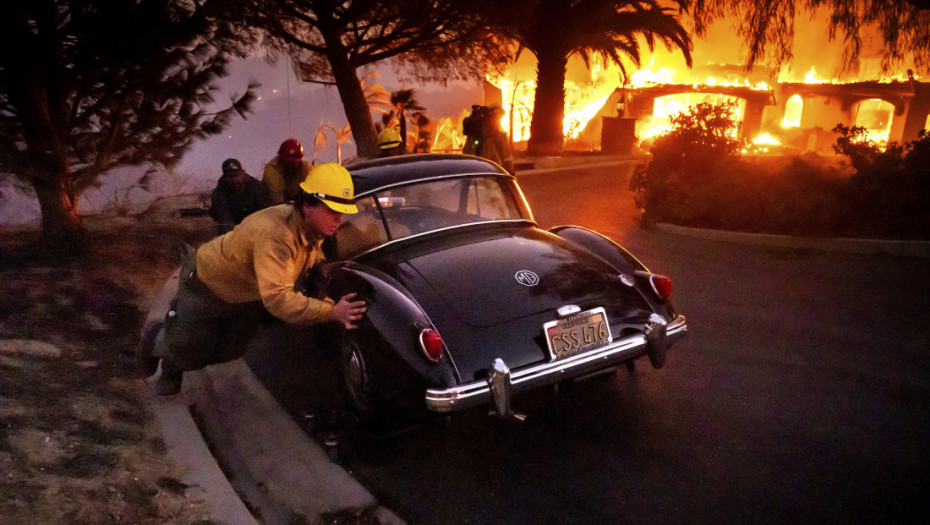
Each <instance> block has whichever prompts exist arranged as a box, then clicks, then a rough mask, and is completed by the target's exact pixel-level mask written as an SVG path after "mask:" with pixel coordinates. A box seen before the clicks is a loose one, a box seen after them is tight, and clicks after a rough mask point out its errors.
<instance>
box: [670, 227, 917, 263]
mask: <svg viewBox="0 0 930 525" xmlns="http://www.w3.org/2000/svg"><path fill="white" fill-rule="evenodd" d="M656 229H658V230H659V231H662V232H666V233H671V234H675V235H682V236H685V237H694V238H698V239H709V240H717V241H727V242H737V243H741V244H754V245H759V246H773V247H779V248H795V249H805V250H819V251H828V252H842V253H855V254H863V255H897V256H903V257H920V258H923V259H930V241H894V240H883V239H846V238H826V237H794V236H791V235H774V234H768V233H743V232H733V231H723V230H707V229H703V228H689V227H686V226H678V225H675V224H666V223H658V224H656Z"/></svg>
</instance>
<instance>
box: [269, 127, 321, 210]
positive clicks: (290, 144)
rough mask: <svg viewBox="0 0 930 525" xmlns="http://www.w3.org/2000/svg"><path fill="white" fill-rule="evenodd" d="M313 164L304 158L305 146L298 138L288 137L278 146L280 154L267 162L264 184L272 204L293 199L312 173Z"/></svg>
mask: <svg viewBox="0 0 930 525" xmlns="http://www.w3.org/2000/svg"><path fill="white" fill-rule="evenodd" d="M311 167H312V166H311V165H310V163H309V162H307V161H306V160H304V148H303V146H301V145H300V142H299V141H298V140H297V139H287V140H285V141H284V142H282V143H281V147H279V148H278V155H277V156H275V158H273V159H271V160H270V161H269V162H268V164H265V170H264V172H263V173H262V185H263V186H264V187H265V191H266V192H267V194H268V199H269V201H270V202H271V204H281V203H282V202H286V201H293V200H294V199H295V198H297V195H299V194H300V184H301V183H302V182H303V181H304V179H306V178H307V174H309V173H310V169H311Z"/></svg>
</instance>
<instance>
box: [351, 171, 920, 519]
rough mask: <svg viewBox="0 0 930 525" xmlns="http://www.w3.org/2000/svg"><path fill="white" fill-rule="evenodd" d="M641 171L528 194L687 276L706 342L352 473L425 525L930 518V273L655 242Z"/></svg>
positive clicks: (887, 262) (416, 439) (543, 397)
mask: <svg viewBox="0 0 930 525" xmlns="http://www.w3.org/2000/svg"><path fill="white" fill-rule="evenodd" d="M629 170H630V168H629V166H626V167H618V166H616V165H614V166H612V167H595V168H586V169H580V170H578V169H576V170H574V171H571V172H569V171H565V170H563V171H552V172H545V173H535V174H527V175H521V176H520V184H521V186H522V187H523V188H524V191H525V193H526V196H527V199H528V200H529V202H530V205H531V206H532V207H533V209H534V211H535V213H536V218H537V220H538V222H539V223H540V224H541V225H542V226H543V227H549V226H553V225H556V224H565V223H571V224H579V225H582V226H587V227H591V228H593V229H597V230H599V231H602V232H604V233H606V234H607V235H609V236H610V237H612V238H614V239H616V240H618V241H619V242H621V244H623V245H625V246H626V247H627V248H628V249H630V250H631V251H632V252H633V253H634V254H635V255H637V257H639V258H640V260H641V261H642V262H643V263H644V264H645V265H646V266H647V267H649V268H650V269H651V270H653V271H656V272H659V273H663V274H666V275H669V276H671V277H672V280H673V283H674V289H675V291H674V300H675V302H676V305H677V306H678V308H679V310H680V311H681V312H682V313H683V314H685V315H686V316H687V317H688V323H689V329H690V332H691V333H690V334H689V336H688V338H687V339H686V340H685V341H683V342H681V343H679V344H678V345H676V346H675V347H673V348H672V349H671V350H670V352H669V358H668V362H667V364H666V366H665V367H664V368H663V369H661V370H654V369H652V368H651V367H650V366H649V364H648V361H647V360H645V359H643V360H640V361H639V363H638V367H637V369H636V372H635V373H633V374H632V375H631V374H628V373H627V372H626V371H625V370H623V371H621V372H620V373H618V374H616V375H612V376H608V377H603V378H597V379H595V380H592V381H588V382H585V383H580V384H577V385H575V387H574V388H572V389H569V390H568V391H565V390H563V391H561V392H559V393H558V394H556V393H554V392H549V391H547V392H544V393H540V394H534V395H531V396H524V397H518V398H517V399H516V401H515V408H517V409H522V410H523V411H525V412H526V413H527V415H528V418H527V420H526V421H525V422H524V423H502V422H500V421H497V420H495V419H491V418H488V417H487V416H486V414H485V413H483V412H482V411H480V410H475V411H472V412H468V413H465V414H461V415H457V416H455V417H453V418H451V420H450V421H447V422H446V424H433V425H428V426H424V427H421V428H417V429H415V430H413V431H411V432H408V433H406V434H404V435H401V436H397V437H393V438H388V439H383V440H381V441H378V442H376V443H373V444H372V443H369V444H366V445H364V446H360V447H356V448H354V449H350V451H349V452H348V453H344V454H342V455H341V456H340V457H339V461H340V462H341V463H343V465H344V466H346V467H347V469H348V470H349V471H350V472H351V473H352V474H353V475H354V476H355V477H356V478H357V479H359V480H360V481H361V482H362V483H363V484H364V485H365V486H366V488H368V489H369V490H370V491H371V492H372V493H373V494H374V495H375V496H376V497H377V499H378V500H379V502H380V503H381V504H383V505H385V506H387V507H389V508H391V509H392V510H394V511H395V512H397V514H399V515H400V516H401V517H403V518H404V519H405V520H407V521H408V522H410V523H414V524H420V523H422V524H436V523H442V524H459V523H462V524H465V523H467V524H484V523H487V524H501V523H534V524H535V523H560V524H561V523H578V524H581V523H584V524H593V523H611V524H613V523H707V522H723V523H813V522H837V523H889V522H891V523H902V522H926V521H927V519H928V518H930V446H928V445H930V330H928V328H927V326H926V325H927V322H928V321H930V315H928V312H930V297H928V295H930V294H928V292H930V260H927V259H915V258H904V257H892V256H869V255H850V254H842V253H826V252H818V251H811V250H796V249H788V248H767V247H762V246H753V245H745V244H735V243H728V242H723V241H710V240H699V239H693V238H686V237H681V236H677V235H674V234H668V233H663V232H661V231H645V230H642V229H640V228H639V227H638V226H636V225H635V224H634V221H633V214H634V210H633V204H632V199H631V196H630V194H629V192H628V191H626V181H627V177H628V175H629Z"/></svg>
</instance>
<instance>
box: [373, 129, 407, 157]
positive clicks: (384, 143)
mask: <svg viewBox="0 0 930 525" xmlns="http://www.w3.org/2000/svg"><path fill="white" fill-rule="evenodd" d="M378 149H379V150H380V151H379V152H378V158H379V159H380V158H384V157H393V156H395V155H403V154H404V153H405V148H404V142H403V141H402V140H401V139H400V133H398V132H397V130H396V129H394V128H391V127H388V128H384V129H382V130H381V133H379V134H378Z"/></svg>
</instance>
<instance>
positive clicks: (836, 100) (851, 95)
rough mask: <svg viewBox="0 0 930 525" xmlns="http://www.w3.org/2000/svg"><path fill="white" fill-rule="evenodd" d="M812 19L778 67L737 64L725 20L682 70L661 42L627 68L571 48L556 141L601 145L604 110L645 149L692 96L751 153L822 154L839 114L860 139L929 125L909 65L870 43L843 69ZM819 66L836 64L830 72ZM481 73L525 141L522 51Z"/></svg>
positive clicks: (883, 138) (924, 99) (929, 94)
mask: <svg viewBox="0 0 930 525" xmlns="http://www.w3.org/2000/svg"><path fill="white" fill-rule="evenodd" d="M818 20H819V21H817V22H816V23H820V24H821V25H822V26H823V27H822V29H823V30H821V26H816V27H815V20H814V18H813V17H812V18H811V19H810V20H809V21H808V20H807V19H805V27H807V28H808V29H809V30H807V31H805V33H804V34H803V35H799V36H797V37H796V42H795V58H794V59H793V61H792V63H790V64H787V65H785V66H784V67H782V68H781V69H778V70H774V69H770V68H767V67H763V66H758V67H756V68H754V69H752V70H746V69H745V68H744V67H743V66H742V65H741V64H740V63H739V62H740V61H739V50H740V46H741V44H740V42H739V41H738V36H737V35H735V34H734V33H733V31H732V30H730V29H729V28H718V29H717V30H716V33H715V34H711V35H709V36H708V38H707V39H706V40H704V41H695V47H694V50H693V52H692V56H693V57H694V64H695V66H694V67H692V68H690V69H689V68H687V67H686V66H685V64H684V60H683V58H682V57H681V56H680V55H679V54H675V53H672V52H668V51H665V50H663V49H661V48H657V49H655V50H653V51H651V53H650V54H646V55H644V56H643V57H642V58H643V59H644V60H643V61H642V64H643V66H642V67H640V68H632V67H630V64H627V67H626V71H627V72H628V73H629V75H624V74H623V73H622V71H621V68H620V67H618V66H616V65H614V64H611V63H605V62H604V61H603V60H601V59H600V58H599V57H596V56H595V57H591V58H592V59H591V61H590V63H587V64H585V63H584V62H583V61H582V60H581V59H579V58H578V57H572V58H571V59H570V60H569V63H568V66H567V68H566V74H565V83H564V92H565V105H564V108H563V109H564V118H563V121H562V130H563V135H564V138H565V148H566V149H569V150H571V149H586V150H594V149H598V147H603V144H602V142H603V136H602V134H601V133H602V127H603V124H604V122H606V121H605V120H604V119H611V118H613V119H619V120H624V121H627V122H625V123H622V124H623V125H624V126H626V125H628V124H629V125H630V126H633V127H632V128H631V129H632V130H633V131H632V134H633V136H634V138H633V139H634V141H635V142H634V144H633V147H636V148H638V151H640V152H645V151H647V150H648V148H649V145H650V144H651V141H652V140H654V138H655V137H657V136H659V135H662V134H664V133H667V132H668V131H669V130H670V129H671V124H670V117H673V116H674V115H676V114H680V113H682V112H685V111H687V110H688V108H689V107H691V106H695V105H697V104H700V103H707V104H712V105H721V104H725V103H727V104H733V107H734V114H733V117H734V120H735V121H736V122H737V125H736V127H735V128H734V129H733V130H731V135H732V136H737V137H739V138H741V139H743V140H745V142H746V143H747V144H750V146H749V147H748V148H747V151H751V152H765V151H774V150H775V148H778V147H782V146H783V147H785V148H788V149H793V150H799V151H817V152H827V153H830V152H832V144H833V141H834V139H835V136H834V134H833V133H832V131H831V130H832V129H833V128H834V127H835V126H836V125H837V124H838V123H840V124H844V125H848V126H860V127H863V128H865V129H866V130H867V132H868V135H867V136H868V137H869V140H870V141H873V142H875V143H877V144H880V145H881V144H885V143H887V142H888V141H889V140H902V137H906V138H907V139H908V140H909V139H910V137H911V136H916V134H917V131H919V129H921V127H924V128H926V127H928V126H930V115H927V114H926V107H927V106H928V105H930V100H928V99H930V85H928V84H926V83H922V82H920V81H919V76H918V75H916V74H914V73H912V72H911V71H910V70H908V71H907V74H900V73H899V74H886V73H883V69H882V67H881V60H880V56H881V55H880V53H877V52H876V50H874V49H873V50H871V51H869V50H868V49H865V48H864V49H863V54H862V58H861V59H860V61H859V63H858V67H857V68H854V69H855V70H848V69H846V68H845V66H848V65H849V64H848V63H846V62H845V59H844V58H843V52H842V51H843V49H842V43H841V42H827V41H825V39H824V35H825V34H827V30H826V25H825V20H826V19H825V18H824V19H818ZM712 33H713V31H712ZM827 71H829V72H835V73H833V75H834V78H829V77H830V73H827V74H825V73H824V72H827ZM486 80H487V86H486V90H487V91H486V97H487V100H486V102H492V101H497V100H499V101H500V102H501V106H502V108H503V109H504V112H505V115H504V117H503V118H502V127H503V128H504V129H505V130H507V132H508V133H509V134H510V136H511V138H512V141H513V143H514V147H515V149H516V150H518V151H519V150H520V149H522V148H525V147H526V142H527V141H528V139H529V138H530V124H531V122H532V118H533V108H534V99H535V90H536V64H535V59H533V58H532V56H530V57H529V58H528V59H527V58H526V56H525V55H524V56H523V57H522V58H520V60H518V61H517V63H515V64H513V65H512V66H510V67H509V68H507V69H506V70H505V71H503V72H501V73H499V74H495V75H489V76H487V77H486ZM491 86H493V87H491ZM494 88H496V92H495V89H494ZM912 99H913V101H914V104H913V107H914V108H916V109H913V110H912V105H911V100H912ZM921 108H923V109H921ZM909 112H910V113H913V114H910V113H909ZM460 118H461V117H460ZM630 121H632V122H633V123H632V124H630V123H629V122H630ZM453 124H454V120H451V119H450V123H449V125H448V126H447V125H445V123H443V124H442V126H443V129H446V128H449V129H448V130H447V131H446V133H447V134H448V135H449V137H451V139H452V142H453V146H455V145H456V144H458V143H460V142H461V138H460V137H457V136H456V133H455V131H454V130H453V129H452V128H454V127H455V126H454V125H453ZM612 124H613V122H612ZM604 129H606V128H604ZM437 135H438V133H437Z"/></svg>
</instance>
